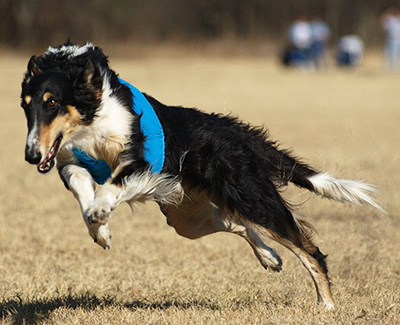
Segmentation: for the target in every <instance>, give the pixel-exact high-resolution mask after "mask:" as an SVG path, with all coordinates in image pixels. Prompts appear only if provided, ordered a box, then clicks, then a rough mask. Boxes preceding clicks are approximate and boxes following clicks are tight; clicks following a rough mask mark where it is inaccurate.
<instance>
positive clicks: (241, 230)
mask: <svg viewBox="0 0 400 325" xmlns="http://www.w3.org/2000/svg"><path fill="white" fill-rule="evenodd" d="M161 211H162V212H163V213H164V215H165V216H166V217H167V223H168V224H169V225H170V226H172V227H174V228H175V230H176V232H177V233H178V234H179V235H181V236H183V237H186V238H189V239H197V238H200V237H203V236H206V235H209V234H212V233H216V232H230V233H233V234H237V235H239V236H241V237H243V238H244V239H246V241H247V242H248V243H249V244H250V246H251V247H252V249H253V251H254V254H255V255H256V257H257V258H258V260H259V261H260V263H261V265H262V266H263V267H264V268H270V269H271V270H273V271H280V270H281V267H282V261H281V258H280V257H279V255H278V254H277V253H276V252H275V250H274V249H272V248H270V247H268V246H267V245H265V244H264V242H263V241H262V240H261V238H260V236H259V235H258V234H257V231H256V229H255V228H254V227H253V226H252V225H251V224H250V223H244V222H242V221H241V220H238V221H236V220H235V221H234V220H233V218H230V217H228V215H227V214H225V213H224V212H223V210H222V209H220V208H218V207H217V206H215V205H214V204H212V203H211V202H210V201H209V200H208V198H207V197H205V196H202V195H189V196H186V197H185V198H184V199H183V201H182V202H181V204H180V205H179V206H175V205H165V206H163V205H161Z"/></svg>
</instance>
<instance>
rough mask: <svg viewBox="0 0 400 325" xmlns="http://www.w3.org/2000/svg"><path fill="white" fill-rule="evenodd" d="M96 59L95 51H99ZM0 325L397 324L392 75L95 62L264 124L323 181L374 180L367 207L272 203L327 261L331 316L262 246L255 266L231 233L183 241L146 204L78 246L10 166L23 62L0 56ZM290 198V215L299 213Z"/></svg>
mask: <svg viewBox="0 0 400 325" xmlns="http://www.w3.org/2000/svg"><path fill="white" fill-rule="evenodd" d="M104 49H105V51H106V52H107V48H104ZM0 54H1V55H0V68H1V71H2V73H1V74H0V98H1V110H0V138H1V139H2V140H1V141H0V152H1V153H2V154H1V155H0V168H1V173H0V193H1V196H0V225H1V226H0V320H3V322H4V323H6V324H8V323H24V322H25V323H50V324H51V323H67V324H72V323H73V324H76V323H87V324H88V323H90V324H103V323H107V324H122V323H132V324H141V323H151V324H187V323H196V324H226V323H227V324H274V323H277V324H282V323H285V324H291V323H292V324H300V323H302V324H316V323H326V324H334V323H336V324H343V323H356V324H358V323H360V324H362V323H374V324H377V323H386V324H394V323H398V322H399V321H400V319H399V316H398V315H399V314H400V240H399V238H400V203H399V202H400V200H399V195H400V192H399V190H398V189H399V185H400V149H399V145H398V141H399V139H400V127H399V126H400V110H399V105H400V104H399V103H400V91H399V84H400V75H393V74H388V73H385V72H383V71H382V70H381V64H380V61H379V56H378V55H372V54H371V55H369V56H368V55H367V56H366V61H365V62H364V65H363V66H362V67H360V68H358V69H355V70H342V69H340V70H339V69H336V68H335V67H333V66H331V67H329V69H328V70H326V71H320V72H314V73H308V72H304V71H297V70H287V69H284V68H282V67H280V66H279V63H278V60H276V59H275V58H271V57H265V58H262V57H250V58H249V57H242V56H234V57H225V56H224V57H222V56H216V57H213V56H211V55H204V56H200V55H196V54H193V53H192V54H190V55H189V56H187V55H179V56H178V57H174V56H172V55H168V56H167V57H163V56H162V55H161V54H159V55H152V56H151V57H148V58H145V57H142V56H140V57H134V58H127V57H120V58H118V57H115V58H114V57H111V58H110V60H111V65H112V67H113V68H114V69H115V70H116V71H117V72H119V74H120V76H121V77H122V78H123V79H125V80H127V81H129V82H130V83H132V84H133V85H135V86H136V87H137V88H139V89H140V90H142V91H144V92H147V93H149V94H151V95H153V96H154V97H156V98H157V99H159V100H160V101H162V102H164V103H166V104H173V105H183V106H189V107H198V108H201V109H202V110H204V111H207V112H223V113H231V114H234V115H236V116H239V117H240V118H241V119H243V120H245V121H248V122H251V123H252V124H255V125H264V126H265V127H267V128H268V129H269V130H270V134H271V137H272V138H273V139H276V140H279V142H280V143H281V146H282V147H283V148H292V149H293V150H294V152H295V153H296V155H298V156H300V157H303V158H304V161H305V162H307V163H309V164H311V165H313V166H314V167H315V168H317V169H319V170H323V171H329V172H331V173H332V174H333V175H335V176H336V177H342V178H350V179H363V180H365V181H367V182H369V183H372V184H376V185H377V186H378V189H379V191H380V192H381V195H380V196H379V197H378V199H379V201H380V202H381V203H382V205H383V206H384V207H385V209H386V210H387V211H388V215H383V214H381V213H380V212H379V211H377V210H374V209H373V208H371V207H364V206H362V207H359V206H351V205H349V204H340V203H335V202H331V201H329V200H326V199H320V198H318V197H315V196H314V195H311V194H309V193H308V192H307V191H305V190H302V189H297V188H293V187H289V188H288V189H286V190H285V191H284V192H283V195H284V196H285V197H286V198H287V200H288V201H289V202H291V203H292V204H293V205H294V208H295V210H296V214H297V215H300V216H302V217H303V218H304V219H306V220H307V221H309V222H311V223H312V224H313V225H314V226H315V227H316V229H317V230H318V233H316V234H315V241H316V243H318V245H319V247H320V249H321V251H322V252H323V253H325V254H328V263H329V269H330V276H331V280H332V291H333V296H334V299H335V302H336V309H335V310H334V311H329V312H327V311H325V310H323V309H321V308H319V307H318V306H317V305H316V295H315V292H314V288H313V284H312V282H311V278H310V277H309V275H308V274H307V272H306V270H305V269H304V267H303V266H302V265H300V262H299V261H298V260H297V259H296V258H295V257H294V256H293V255H292V254H291V253H290V252H288V251H287V250H285V249H283V248H282V247H279V246H278V245H277V244H275V243H272V242H270V243H269V244H270V245H271V246H273V247H274V248H276V249H277V251H278V253H279V254H280V255H281V256H282V258H283V270H282V272H280V273H279V274H276V273H272V272H269V271H265V270H264V269H263V268H262V267H261V266H260V265H259V263H258V261H257V259H256V258H255V256H254V255H253V253H252V251H251V248H250V246H249V245H248V244H247V243H246V242H245V241H244V240H243V239H241V238H239V237H237V236H234V235H231V234H215V235H212V236H208V237H205V238H202V239H200V240H196V241H191V240H188V239H184V238H181V237H179V236H178V235H177V234H176V233H175V231H174V230H173V229H172V228H170V227H169V226H168V225H167V224H166V222H165V218H164V217H163V216H162V214H161V213H160V212H159V211H158V209H157V206H156V205H155V204H146V205H142V206H139V207H137V209H136V210H135V211H134V213H133V214H132V213H131V211H130V209H129V207H128V206H120V207H119V208H118V209H117V210H116V211H115V213H114V217H113V219H112V220H111V222H110V225H111V228H112V232H113V242H112V248H111V250H109V251H104V250H102V249H101V248H100V247H99V246H97V245H96V244H94V243H93V241H92V240H91V238H90V237H89V235H88V234H87V230H86V227H85V225H84V223H83V221H82V220H81V217H80V213H79V208H78V205H77V203H76V202H75V200H74V199H73V196H72V195H71V193H69V192H67V191H66V190H65V189H64V187H63V184H62V182H61V181H60V180H59V177H58V175H57V172H55V171H54V172H52V173H51V174H50V175H46V176H43V175H41V174H39V173H38V172H37V171H36V168H35V167H34V166H31V165H29V164H27V163H26V162H25V161H24V145H25V136H26V122H25V118H24V115H23V111H22V109H21V108H19V93H20V83H21V81H22V76H23V73H24V71H25V67H26V64H27V61H28V59H29V55H22V54H11V53H7V52H2V53H0ZM300 204H302V205H300Z"/></svg>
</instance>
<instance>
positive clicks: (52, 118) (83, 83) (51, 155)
mask: <svg viewBox="0 0 400 325" xmlns="http://www.w3.org/2000/svg"><path fill="white" fill-rule="evenodd" d="M105 67H107V58H106V57H105V56H104V55H103V54H102V52H101V51H100V50H99V49H98V48H97V47H94V46H93V45H86V48H84V47H81V48H79V47H77V46H75V45H71V44H66V45H63V46H60V47H58V48H49V51H47V52H46V53H45V54H44V55H42V56H39V57H36V56H32V58H31V59H30V61H29V63H28V69H27V72H26V74H25V78H24V80H23V82H22V92H21V106H22V108H23V109H24V111H25V115H26V118H27V122H28V135H27V140H26V147H25V159H26V160H27V161H28V162H29V163H31V164H36V165H37V167H38V171H39V172H41V173H47V172H49V171H50V170H51V169H52V168H53V166H54V164H55V158H56V156H57V153H58V151H59V149H60V148H61V147H62V146H63V145H64V144H65V143H66V142H67V141H68V140H69V139H70V138H71V137H72V136H73V134H74V133H75V132H76V131H77V130H78V129H79V128H80V127H81V126H85V125H90V124H91V123H92V121H93V119H94V117H95V115H96V110H97V109H98V108H99V106H100V103H101V98H102V87H103V77H102V75H103V73H102V71H101V70H103V71H104V68H105Z"/></svg>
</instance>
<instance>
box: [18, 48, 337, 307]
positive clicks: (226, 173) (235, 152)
mask: <svg viewBox="0 0 400 325" xmlns="http://www.w3.org/2000/svg"><path fill="white" fill-rule="evenodd" d="M66 45H67V46H69V45H71V44H66ZM59 49H61V47H59ZM103 78H108V82H109V84H110V86H111V91H112V96H114V97H115V98H116V99H117V100H118V102H119V103H120V104H122V106H123V107H124V108H126V110H128V111H129V112H130V113H131V114H134V115H135V113H134V111H133V110H132V109H131V108H132V94H131V92H130V90H129V88H128V87H126V86H125V85H122V84H121V83H120V82H119V80H118V78H117V74H116V73H115V72H114V71H113V70H111V69H110V68H109V66H108V59H107V57H106V56H105V55H104V54H103V52H102V51H101V50H100V49H99V48H97V47H94V46H93V47H91V48H90V49H88V50H87V51H84V52H82V54H80V55H75V56H70V55H68V53H67V52H66V53H56V54H54V53H52V52H51V51H50V52H46V54H45V55H43V56H40V57H35V56H33V57H32V58H31V60H30V61H29V64H28V71H27V72H26V74H25V78H24V81H23V83H22V94H21V100H22V106H23V107H24V109H25V111H26V114H27V118H28V128H29V127H30V126H31V125H32V123H33V122H32V120H33V119H34V118H38V117H37V114H36V113H35V112H32V108H30V109H28V107H27V103H25V98H26V96H27V95H32V94H33V93H34V91H35V90H37V89H42V88H43V87H47V85H51V89H52V91H53V92H57V91H59V93H60V95H59V97H60V103H59V107H57V109H54V110H53V111H51V110H48V108H46V107H41V108H37V109H36V110H37V111H39V112H40V114H42V115H43V116H44V117H41V120H42V121H44V123H50V122H51V120H52V119H53V118H54V116H55V115H57V114H63V113H64V111H63V110H65V109H66V105H73V106H74V107H76V109H77V110H78V111H79V113H80V114H81V115H82V123H84V124H85V125H88V126H90V124H91V123H92V121H93V120H94V119H95V118H96V116H97V115H96V114H97V113H98V109H99V106H100V103H101V98H102V97H101V96H102V85H103ZM41 87H42V88H41ZM57 89H58V90H57ZM145 96H146V98H147V100H148V101H149V102H150V104H151V105H152V107H153V108H154V110H155V112H156V114H157V116H158V118H159V120H160V123H161V124H162V127H163V131H164V135H165V164H164V167H163V170H162V171H161V173H162V174H166V175H169V176H170V177H171V178H173V179H176V180H178V181H180V182H181V184H182V186H183V189H184V190H185V191H187V192H190V191H192V190H194V191H195V192H197V193H205V195H206V197H207V198H208V199H209V200H210V201H211V202H212V203H213V204H214V205H215V206H217V207H218V208H219V209H221V210H222V211H227V212H228V214H229V215H231V216H240V217H239V218H242V219H244V220H246V221H245V223H246V222H249V223H251V224H252V225H256V226H260V227H261V228H264V229H266V230H267V231H268V232H269V234H270V236H271V238H273V239H274V240H276V241H278V242H279V243H281V244H283V245H285V246H286V247H287V248H289V249H291V250H292V251H294V252H295V254H296V255H298V256H299V257H301V258H303V259H302V261H303V263H305V265H306V264H307V263H308V262H305V260H310V261H311V262H310V263H311V264H312V265H313V266H311V267H309V266H308V269H309V271H310V273H311V275H312V276H313V279H314V282H315V283H316V286H317V292H318V290H319V289H318V286H322V288H325V289H324V290H325V293H319V292H318V295H319V297H321V295H322V296H323V299H324V301H323V302H324V303H326V304H327V306H333V301H332V299H331V296H330V291H329V279H328V277H327V266H326V261H325V258H326V256H325V255H323V254H322V253H321V252H320V251H319V249H318V247H316V246H315V245H314V244H313V243H312V240H311V235H310V234H308V233H307V228H309V227H308V226H307V223H306V222H301V221H299V220H296V219H295V218H294V216H293V215H292V213H291V211H290V207H289V205H288V204H287V203H286V202H285V200H284V199H283V198H282V197H281V195H280V194H279V188H280V187H282V186H284V185H286V184H287V183H288V182H292V183H294V184H295V185H297V186H300V187H303V188H306V189H308V190H311V191H313V190H314V188H313V184H312V183H311V181H310V180H309V178H310V177H311V176H313V175H316V174H317V172H316V171H315V170H314V169H313V168H311V167H310V166H308V165H306V164H304V163H302V162H300V161H299V160H298V159H297V158H295V157H294V156H293V155H292V154H291V153H290V152H289V151H286V150H282V149H279V148H278V145H277V143H276V142H274V141H272V140H270V139H269V137H268V132H267V131H266V130H265V129H264V128H257V127H252V126H250V125H249V124H246V123H243V122H241V121H239V120H238V119H237V118H235V117H232V116H223V115H220V114H207V113H204V112H201V111H199V110H197V109H194V108H183V107H176V106H167V105H164V104H162V103H160V102H159V101H157V100H156V99H154V98H153V97H151V96H149V95H146V94H145ZM36 97H37V96H36ZM35 114H36V115H35ZM40 114H39V115H40ZM46 114H47V115H46ZM130 137H131V138H130V144H129V145H128V146H126V149H125V150H124V151H123V152H121V153H120V156H119V159H120V160H121V162H127V161H129V162H130V163H129V164H127V165H125V167H123V168H122V169H121V170H120V172H119V174H118V175H114V176H113V179H112V180H111V182H112V184H114V185H118V186H120V185H122V184H123V183H124V180H126V179H127V177H129V176H131V175H133V174H140V173H144V172H146V171H148V170H149V163H148V162H146V161H145V159H144V155H143V148H144V141H145V138H144V135H143V134H142V132H141V130H140V119H139V118H134V119H133V122H132V125H131V134H130ZM31 160H32V161H30V162H32V163H33V161H34V159H33V158H32V159H31ZM35 161H36V160H35ZM62 168H63V166H61V167H60V174H62ZM63 180H64V179H63ZM66 186H67V187H68V184H67V183H66ZM160 206H161V207H162V204H160ZM162 210H163V209H162ZM163 212H164V210H163ZM167 217H168V216H167ZM177 231H178V230H177ZM188 237H190V236H188ZM247 239H248V238H247ZM251 244H252V243H251ZM297 249H300V251H298V250H297ZM303 253H304V254H305V255H302V254H303ZM304 256H306V257H305V258H304ZM259 259H260V258H259ZM261 260H262V258H261ZM264 266H265V265H264ZM275 267H276V269H275V270H279V269H280V265H279V263H278V264H277V265H276V266H275ZM306 267H307V265H306ZM318 267H319V270H317V269H318ZM314 269H315V270H316V271H315V270H314ZM314 271H315V272H317V273H318V272H321V273H323V274H325V276H326V277H322V278H320V280H321V279H322V280H321V281H322V282H324V281H325V284H318V283H317V281H316V280H315V279H316V277H318V275H315V274H314V275H313V272H314ZM322 282H321V283H322ZM324 286H325V287H324ZM320 288H321V287H320Z"/></svg>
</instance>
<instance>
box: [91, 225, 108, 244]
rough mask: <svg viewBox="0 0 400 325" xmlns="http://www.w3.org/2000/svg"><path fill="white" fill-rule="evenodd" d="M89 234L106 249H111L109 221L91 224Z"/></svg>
mask: <svg viewBox="0 0 400 325" xmlns="http://www.w3.org/2000/svg"><path fill="white" fill-rule="evenodd" d="M88 229H89V234H90V236H91V237H92V238H93V240H94V242H95V243H96V244H98V245H100V246H101V247H103V248H104V249H110V246H111V231H110V227H109V226H108V223H106V224H104V225H102V224H98V223H96V224H91V225H89V226H88Z"/></svg>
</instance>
